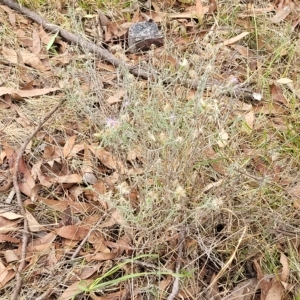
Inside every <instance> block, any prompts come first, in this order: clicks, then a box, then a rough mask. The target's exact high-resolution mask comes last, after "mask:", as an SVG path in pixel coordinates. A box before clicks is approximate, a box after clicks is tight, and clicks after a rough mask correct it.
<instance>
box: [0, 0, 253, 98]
mask: <svg viewBox="0 0 300 300" xmlns="http://www.w3.org/2000/svg"><path fill="white" fill-rule="evenodd" d="M0 3H3V4H5V5H6V6H8V7H9V8H11V9H13V10H16V11H18V12H20V13H21V14H23V15H25V16H27V17H28V18H30V19H31V20H33V21H34V22H36V23H37V24H39V25H42V26H43V28H44V29H45V30H47V31H50V32H53V33H57V32H58V33H59V35H60V36H61V37H62V38H64V39H65V40H66V41H68V42H70V43H73V44H76V45H78V46H80V47H81V48H82V49H88V50H89V51H90V52H92V53H95V54H96V55H98V56H99V57H100V58H101V59H103V60H105V61H107V62H109V63H110V64H112V65H114V66H116V67H119V66H124V67H125V68H126V69H127V70H128V71H129V72H130V73H132V74H133V75H135V76H137V77H142V78H144V79H150V80H151V79H153V78H155V77H156V75H157V72H156V71H155V70H151V71H147V70H144V69H142V68H140V67H133V66H131V65H129V64H127V63H125V62H124V61H123V60H120V59H117V58H116V57H115V56H114V55H112V54H111V53H110V52H109V51H107V50H106V49H104V48H101V47H99V46H97V45H95V44H94V43H91V42H89V41H88V40H85V39H83V38H82V37H79V36H78V35H76V34H73V33H71V32H69V31H67V30H65V29H63V28H61V27H59V26H57V25H54V24H51V23H49V22H48V21H47V20H46V19H44V18H43V17H41V16H40V15H39V14H37V13H35V12H33V11H31V10H29V9H28V8H26V7H22V6H20V5H19V4H18V3H17V2H15V1H13V0H0ZM178 81H179V82H178V83H180V84H183V85H185V86H187V87H189V88H194V89H197V88H199V87H203V82H202V80H188V79H182V78H181V79H179V80H178ZM165 83H170V80H166V82H165ZM215 84H217V86H218V88H219V90H220V91H221V94H222V93H223V94H229V95H230V96H236V97H242V98H246V99H251V100H256V99H255V96H254V94H253V91H252V90H251V89H248V88H245V87H243V84H238V85H236V86H234V87H233V88H231V89H228V87H227V86H226V85H224V84H222V83H219V82H218V83H214V82H205V83H204V86H205V87H206V86H207V85H215Z"/></svg>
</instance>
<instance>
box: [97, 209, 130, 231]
mask: <svg viewBox="0 0 300 300" xmlns="http://www.w3.org/2000/svg"><path fill="white" fill-rule="evenodd" d="M115 224H119V225H126V221H125V219H124V218H123V216H122V214H121V213H120V211H118V210H117V209H116V210H114V211H113V212H112V214H111V217H110V218H109V219H108V220H107V221H106V222H104V223H102V224H100V225H99V227H101V228H104V227H111V226H113V225H115Z"/></svg>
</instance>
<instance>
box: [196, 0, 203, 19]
mask: <svg viewBox="0 0 300 300" xmlns="http://www.w3.org/2000/svg"><path fill="white" fill-rule="evenodd" d="M196 14H197V17H198V18H203V16H204V8H203V5H202V2H201V0H196Z"/></svg>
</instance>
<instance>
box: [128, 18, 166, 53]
mask: <svg viewBox="0 0 300 300" xmlns="http://www.w3.org/2000/svg"><path fill="white" fill-rule="evenodd" d="M163 44H164V40H163V36H162V35H161V33H160V32H159V29H158V27H157V24H156V23H154V22H153V21H151V20H150V21H147V22H138V23H135V24H133V25H132V26H131V27H130V28H129V31H128V47H129V49H128V50H129V51H130V52H132V53H134V52H138V51H147V50H149V49H150V48H151V45H155V46H156V47H161V46H163Z"/></svg>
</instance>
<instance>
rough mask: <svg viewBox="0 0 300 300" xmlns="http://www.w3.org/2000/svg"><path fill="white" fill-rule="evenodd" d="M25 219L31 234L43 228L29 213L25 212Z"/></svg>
mask: <svg viewBox="0 0 300 300" xmlns="http://www.w3.org/2000/svg"><path fill="white" fill-rule="evenodd" d="M26 219H27V221H28V226H29V229H30V231H31V232H39V231H41V230H43V229H44V227H45V226H43V225H40V224H39V222H38V221H37V220H36V219H35V217H34V216H33V215H32V214H31V213H30V212H29V211H26Z"/></svg>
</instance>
